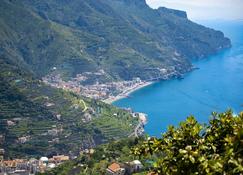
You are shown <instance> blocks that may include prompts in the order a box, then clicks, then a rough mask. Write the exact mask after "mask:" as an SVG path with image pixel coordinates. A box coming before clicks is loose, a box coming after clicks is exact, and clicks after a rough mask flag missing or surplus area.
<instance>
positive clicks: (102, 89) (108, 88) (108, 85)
mask: <svg viewBox="0 0 243 175" xmlns="http://www.w3.org/2000/svg"><path fill="white" fill-rule="evenodd" d="M53 69H56V68H55V67H54V68H53ZM105 76H106V75H105V72H104V71H103V70H100V71H98V72H96V73H92V72H85V73H83V74H77V75H76V77H75V78H71V80H68V81H64V80H63V79H62V77H61V75H60V74H58V73H55V72H53V73H51V74H50V75H48V76H46V77H44V78H43V82H44V83H46V84H48V85H50V86H53V87H55V88H62V89H65V90H69V91H72V92H75V93H78V94H80V95H82V96H85V97H89V98H92V99H96V100H102V101H104V102H106V103H112V102H113V101H115V100H118V99H120V98H124V97H129V94H130V93H131V92H132V91H134V90H136V89H139V88H142V87H144V86H147V85H149V84H151V83H152V82H151V81H148V82H147V81H142V80H141V79H140V78H134V79H133V80H130V81H117V82H109V81H108V82H102V83H100V82H99V81H98V79H102V78H104V77H105ZM101 77H102V78H101ZM90 79H97V81H95V82H94V83H87V82H89V81H90Z"/></svg>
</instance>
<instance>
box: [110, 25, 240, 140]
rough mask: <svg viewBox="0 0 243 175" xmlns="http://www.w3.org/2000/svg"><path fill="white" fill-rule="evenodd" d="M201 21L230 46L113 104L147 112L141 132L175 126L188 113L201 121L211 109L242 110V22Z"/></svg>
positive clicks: (162, 130) (156, 134)
mask: <svg viewBox="0 0 243 175" xmlns="http://www.w3.org/2000/svg"><path fill="white" fill-rule="evenodd" d="M201 23H202V24H204V25H206V26H209V27H213V28H215V29H219V30H221V31H223V32H224V33H225V35H226V36H227V37H229V38H230V39H231V40H232V45H233V47H232V48H231V49H229V50H226V51H224V52H222V53H219V54H217V55H215V56H211V57H209V58H207V59H204V60H201V61H198V62H195V63H194V64H195V65H196V66H197V67H199V68H200V69H199V70H195V71H193V72H191V73H188V74H187V75H185V78H184V79H183V80H176V79H175V80H169V81H162V82H158V83H155V84H153V85H151V86H148V87H145V88H143V89H140V90H138V91H136V92H134V93H132V94H131V97H132V98H126V99H121V100H119V101H117V102H115V103H114V105H116V106H119V107H131V108H132V109H134V110H135V111H139V112H144V113H147V114H148V124H147V125H146V127H145V131H146V132H147V133H148V134H150V135H152V136H159V135H160V134H161V132H164V131H166V129H167V127H168V125H178V123H179V122H180V121H182V120H184V119H186V117H187V116H189V115H191V114H192V115H195V116H196V118H197V119H198V121H200V122H204V123H205V122H207V121H208V119H209V116H210V114H211V112H212V111H218V112H220V111H221V112H222V111H225V110H226V109H228V108H232V109H233V110H234V111H235V113H238V112H240V111H243V22H220V23H216V22H201Z"/></svg>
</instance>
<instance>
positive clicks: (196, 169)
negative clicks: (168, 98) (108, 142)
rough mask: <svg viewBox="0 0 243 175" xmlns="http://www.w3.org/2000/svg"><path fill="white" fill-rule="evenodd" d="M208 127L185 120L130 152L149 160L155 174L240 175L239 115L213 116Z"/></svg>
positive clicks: (242, 137) (242, 117)
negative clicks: (151, 161)
mask: <svg viewBox="0 0 243 175" xmlns="http://www.w3.org/2000/svg"><path fill="white" fill-rule="evenodd" d="M212 117H213V118H212V119H211V120H210V122H209V124H207V125H201V124H199V123H198V122H197V121H196V120H195V118H194V117H189V118H188V119H187V120H186V121H185V122H182V123H180V125H179V127H177V128H175V127H173V126H171V127H169V128H168V131H167V132H166V133H164V134H163V135H162V138H149V139H148V140H146V141H144V143H143V144H142V145H139V146H137V147H135V148H134V149H133V153H134V154H135V155H136V156H139V157H143V156H145V157H147V156H151V155H152V156H153V158H154V165H153V170H154V171H156V172H158V173H159V174H168V175H170V174H175V175H176V174H202V175H203V174H212V175H213V174H242V173H243V149H242V148H243V113H240V114H239V115H238V116H234V115H233V113H232V111H227V112H225V113H221V114H218V113H213V114H212Z"/></svg>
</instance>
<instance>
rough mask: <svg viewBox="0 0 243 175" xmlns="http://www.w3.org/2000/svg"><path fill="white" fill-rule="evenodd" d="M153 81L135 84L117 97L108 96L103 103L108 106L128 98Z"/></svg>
mask: <svg viewBox="0 0 243 175" xmlns="http://www.w3.org/2000/svg"><path fill="white" fill-rule="evenodd" d="M153 83H154V81H148V82H141V83H139V84H136V85H134V86H132V87H128V88H126V89H124V90H123V91H122V92H121V93H120V94H118V95H117V96H110V97H109V98H107V99H105V100H103V102H105V103H108V104H112V103H113V102H115V101H117V100H120V99H122V98H127V97H129V95H130V94H131V93H133V92H135V91H137V90H139V89H141V88H143V87H146V86H149V85H151V84H153Z"/></svg>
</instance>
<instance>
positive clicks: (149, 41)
mask: <svg viewBox="0 0 243 175" xmlns="http://www.w3.org/2000/svg"><path fill="white" fill-rule="evenodd" d="M0 11H1V12H0V25H1V28H0V36H1V39H0V40H1V47H0V48H1V50H0V53H1V54H4V55H6V56H7V57H11V58H12V59H15V60H16V61H17V62H19V63H20V64H22V65H24V66H25V67H27V68H28V69H29V70H30V71H32V72H34V73H35V74H36V75H37V76H39V77H43V76H45V75H47V74H50V73H51V70H52V68H53V67H56V68H57V70H58V73H60V74H61V75H62V78H64V79H70V78H71V77H75V76H76V75H77V74H82V73H84V72H97V71H99V70H104V72H105V75H106V76H105V77H106V78H105V80H104V81H117V80H131V79H133V78H134V77H140V78H141V79H143V80H148V79H163V77H164V76H165V74H171V76H177V75H180V74H182V73H185V72H187V71H189V70H191V68H192V65H191V60H192V59H198V58H203V57H205V56H207V55H210V54H214V53H216V52H218V51H220V50H222V49H224V48H227V47H230V40H229V39H228V38H225V37H224V34H223V33H222V32H220V31H215V30H213V29H209V28H206V27H203V26H201V25H198V24H196V23H193V22H192V21H190V20H188V18H187V15H186V13H185V12H182V11H178V10H172V9H167V8H159V9H156V10H154V9H151V8H150V7H149V6H148V5H147V4H146V2H145V0H99V1H97V0H85V1H81V0H71V1H67V0H51V1H50V0H22V1H17V0H3V1H2V2H1V5H0ZM10 12H11V13H10ZM141 72H143V73H142V74H141Z"/></svg>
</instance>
